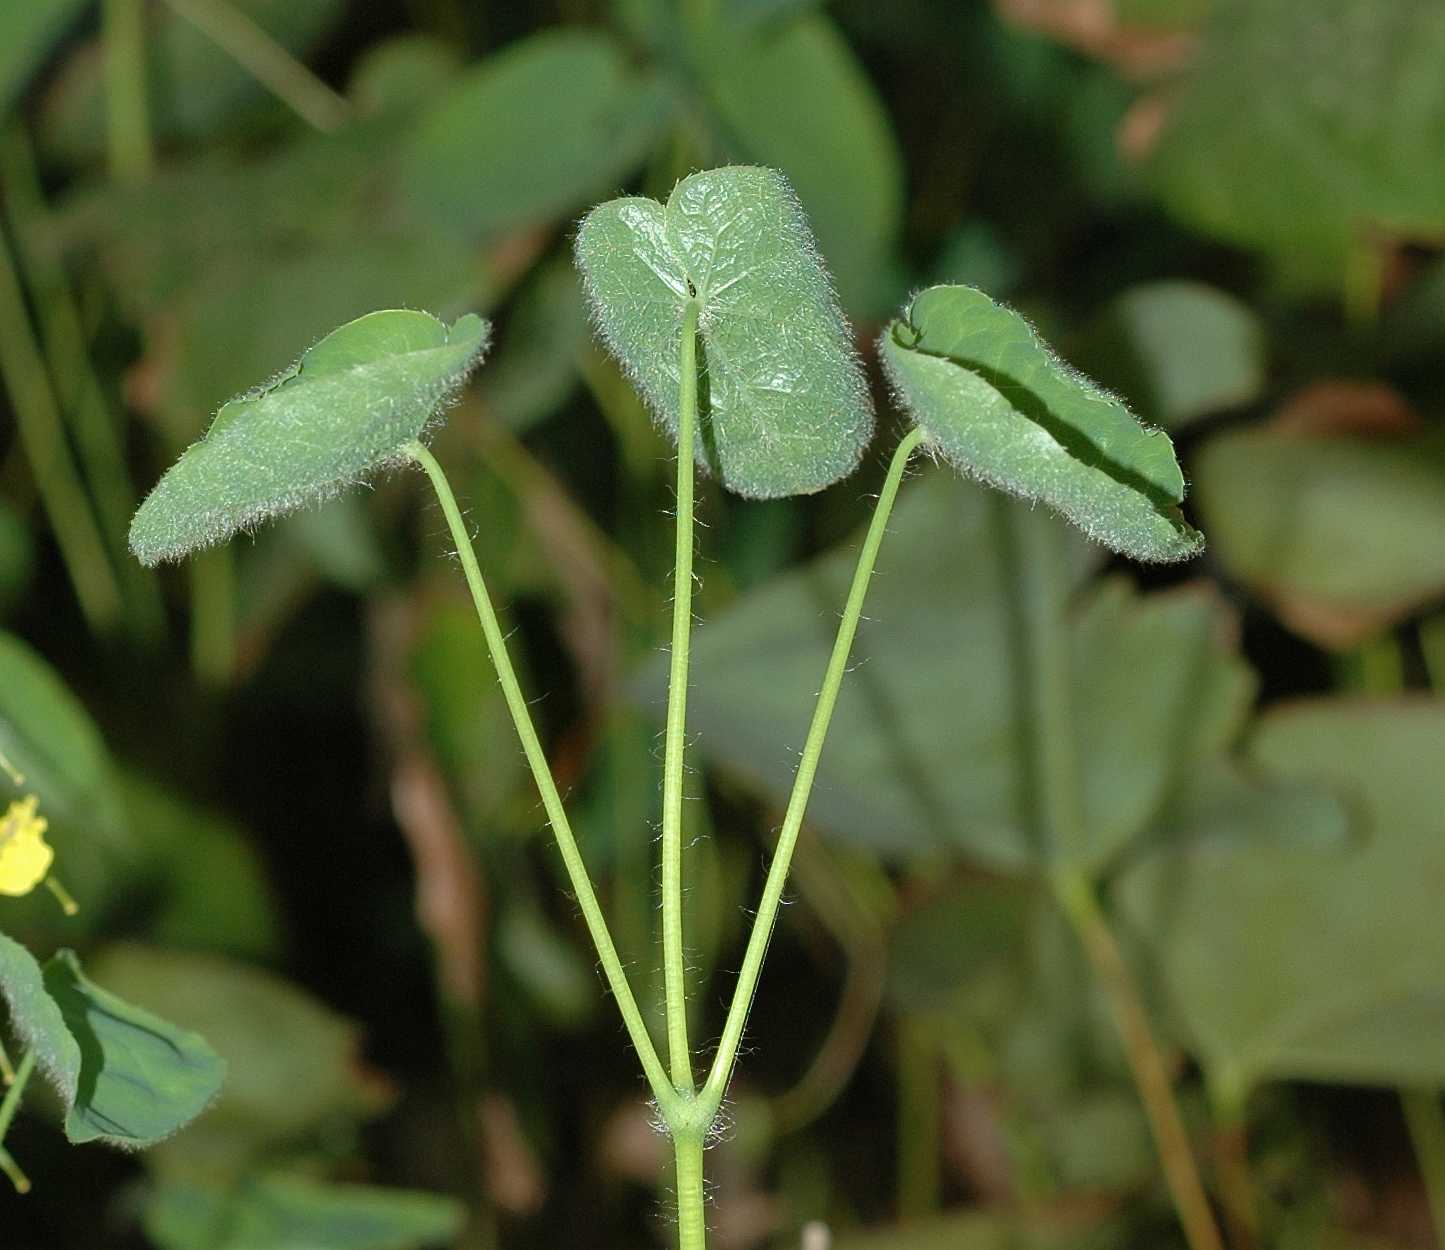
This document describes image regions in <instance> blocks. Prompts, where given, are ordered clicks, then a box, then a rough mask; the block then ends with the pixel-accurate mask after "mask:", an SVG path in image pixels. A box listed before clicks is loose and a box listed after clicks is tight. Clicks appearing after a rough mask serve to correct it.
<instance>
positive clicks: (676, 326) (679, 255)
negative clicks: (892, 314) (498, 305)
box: [577, 166, 873, 499]
mask: <svg viewBox="0 0 1445 1250" xmlns="http://www.w3.org/2000/svg"><path fill="white" fill-rule="evenodd" d="M577 261H578V264H579V265H580V266H581V269H582V273H583V276H584V278H585V280H586V285H587V293H588V296H589V298H590V299H591V301H592V305H593V309H594V311H595V314H596V318H597V323H598V326H599V328H600V330H601V333H602V336H603V338H604V339H605V340H606V342H607V345H608V347H609V348H610V349H611V350H612V352H613V354H614V355H615V356H616V357H617V359H618V360H619V361H620V362H621V364H622V366H623V368H624V369H625V370H626V371H627V373H628V374H629V376H630V377H631V378H632V380H633V382H634V384H635V385H636V386H637V388H638V390H640V391H641V392H642V395H643V397H644V398H645V399H646V400H647V402H648V404H649V406H650V407H651V408H652V410H653V413H654V414H655V415H656V417H657V418H658V420H659V421H660V422H661V423H662V424H663V425H664V426H665V427H666V428H667V430H668V431H669V432H670V433H673V434H674V436H675V434H676V430H677V414H678V377H679V363H678V358H679V347H680V344H681V339H682V322H683V310H684V308H685V307H686V306H687V304H688V303H689V301H690V300H692V299H693V298H696V299H697V301H698V303H699V307H700V313H699V318H698V343H699V351H698V370H699V372H700V373H701V374H704V375H705V384H703V385H700V390H701V391H702V395H701V396H700V402H699V415H698V420H699V424H700V430H699V434H700V437H699V438H698V440H697V458H698V462H699V463H700V464H702V465H703V466H704V467H707V468H709V469H711V470H712V471H713V472H714V473H716V474H717V476H718V477H719V478H720V480H721V481H722V483H723V485H724V486H726V487H727V488H728V489H729V490H732V491H735V492H737V493H738V494H741V495H746V496H748V497H750V498H755V499H773V498H777V497H779V496H781V495H798V494H808V493H810V492H812V491H817V490H821V489H823V488H824V487H825V486H829V485H831V484H832V483H833V482H836V481H838V480H839V479H840V478H843V477H846V476H847V475H848V474H849V473H851V472H852V471H853V470H854V469H855V468H856V467H857V466H858V461H859V459H860V457H861V456H862V454H863V449H864V448H865V447H866V446H867V445H868V441H869V439H870V438H871V437H872V434H873V409H872V402H871V400H870V398H869V394H868V386H867V383H866V381H865V380H864V377H863V372H862V368H861V367H860V365H859V363H858V358H857V356H856V354H855V353H854V351H853V345H852V341H851V337H850V334H849V332H848V329H847V326H846V325H845V324H844V321H843V316H842V313H841V312H840V311H839V309H838V305H837V301H836V300H835V299H834V297H833V293H832V290H831V288H830V287H829V285H828V278H827V274H826V273H825V272H824V270H823V267H822V265H821V264H820V263H819V260H818V256H817V252H816V250H815V249H814V247H813V239H812V235H811V233H810V231H809V229H808V223H807V221H806V219H805V218H804V216H803V212H802V209H801V208H800V207H799V205H798V202H797V200H796V199H795V198H794V196H793V193H792V190H791V189H790V188H789V186H788V183H787V180H786V179H785V178H784V177H783V176H782V175H781V174H779V173H777V172H776V171H774V170H770V169H757V168H753V167H750V166H735V167H729V168H726V169H713V170H708V171H706V172H704V173H700V174H693V175H692V176H691V177H689V178H684V179H683V180H682V181H681V182H679V183H678V184H677V186H676V187H675V188H674V189H673V192H672V195H671V196H669V197H668V201H667V205H666V206H665V207H664V206H663V205H661V204H659V203H658V202H657V201H656V200H647V199H640V198H628V199H621V200H612V201H610V202H609V203H607V204H603V205H600V206H599V207H597V208H594V209H593V210H592V212H590V213H589V214H588V215H587V218H586V220H585V221H583V223H582V229H581V231H580V232H579V234H578V236H577Z"/></svg>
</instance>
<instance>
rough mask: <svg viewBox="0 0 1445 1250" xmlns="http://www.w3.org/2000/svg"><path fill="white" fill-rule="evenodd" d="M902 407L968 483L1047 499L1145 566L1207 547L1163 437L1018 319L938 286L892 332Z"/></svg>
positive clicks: (976, 297)
mask: <svg viewBox="0 0 1445 1250" xmlns="http://www.w3.org/2000/svg"><path fill="white" fill-rule="evenodd" d="M879 350H880V352H881V355H882V359H883V363H884V366H885V367H886V369H887V371H888V376H889V378H890V379H891V381H892V382H893V385H894V387H895V389H896V391H897V394H898V397H899V399H900V400H901V401H902V403H903V404H904V406H905V407H906V408H907V409H908V411H909V413H910V415H911V416H912V417H913V419H914V421H915V422H916V423H917V424H918V425H919V427H920V428H922V429H923V430H924V432H925V433H926V434H927V435H928V437H929V440H930V442H931V443H932V444H933V445H934V446H936V447H937V448H938V449H939V450H940V451H941V452H942V453H943V455H944V456H945V457H946V458H947V459H948V461H949V462H950V463H951V464H953V466H954V467H955V468H957V469H958V470H959V471H960V472H962V473H966V474H968V475H970V476H972V477H976V478H978V479H979V480H981V481H984V482H987V483H988V484H989V485H990V486H996V487H998V488H999V489H1000V490H1005V491H1008V492H1009V493H1010V494H1014V495H1019V496H1021V497H1022V498H1024V499H1037V500H1040V501H1041V502H1043V503H1046V504H1048V506H1049V507H1051V508H1053V509H1055V510H1056V511H1057V512H1059V513H1061V514H1062V515H1063V516H1066V517H1067V518H1068V519H1069V520H1070V521H1072V522H1073V523H1074V524H1075V525H1077V526H1079V528H1080V529H1082V530H1083V531H1084V532H1085V533H1086V534H1088V535H1089V537H1091V538H1092V539H1094V541H1095V542H1099V543H1103V544H1104V545H1105V546H1107V547H1110V548H1112V549H1113V550H1115V551H1120V552H1123V553H1124V554H1125V555H1129V556H1133V557H1134V558H1135V559H1139V560H1164V561H1168V560H1183V559H1187V558H1188V557H1189V556H1192V555H1195V554H1197V553H1198V551H1199V550H1200V549H1201V548H1202V547H1203V539H1202V538H1201V536H1200V535H1199V534H1198V533H1197V532H1195V531H1194V530H1193V529H1191V528H1190V527H1189V526H1188V525H1187V524H1186V523H1185V521H1184V518H1183V517H1182V516H1181V515H1180V512H1179V505H1180V503H1182V502H1183V500H1184V475H1183V473H1182V472H1181V471H1180V468H1179V462H1178V461H1177V460H1176V459H1175V458H1174V447H1173V444H1172V443H1171V442H1170V441H1169V436H1168V435H1167V434H1165V433H1164V432H1163V431H1162V430H1150V429H1147V428H1145V427H1143V426H1141V425H1140V424H1139V422H1138V421H1137V420H1136V419H1135V417H1134V416H1133V414H1132V413H1130V412H1129V410H1128V409H1127V408H1125V407H1124V405H1123V404H1122V403H1120V402H1119V401H1118V400H1117V399H1115V398H1114V397H1113V396H1111V395H1108V394H1106V393H1105V392H1103V391H1101V390H1099V388H1098V387H1096V386H1094V385H1093V384H1092V383H1091V382H1089V381H1088V380H1087V379H1085V378H1083V377H1081V376H1080V375H1079V374H1077V373H1074V372H1073V371H1072V370H1071V369H1069V368H1068V366H1067V365H1065V364H1064V363H1063V362H1062V361H1060V360H1059V359H1058V357H1057V356H1055V355H1054V354H1053V353H1052V352H1051V351H1050V350H1049V349H1048V348H1047V347H1046V346H1045V345H1044V343H1043V342H1042V341H1041V340H1040V339H1039V338H1038V336H1037V335H1036V334H1035V333H1034V331H1033V328H1032V327H1031V326H1030V325H1029V324H1028V322H1026V321H1025V320H1024V319H1023V318H1022V317H1020V316H1019V315H1018V314H1017V313H1015V312H1013V311H1012V310H1011V309H1008V308H1005V307H1003V306H1002V305H1000V304H996V303H995V302H994V301H993V300H991V299H990V298H989V297H988V296H987V295H985V294H984V293H983V292H982V291H977V290H974V289H973V288H972V287H964V286H936V287H930V288H929V289H928V290H926V291H924V292H923V293H922V294H920V295H918V296H916V297H915V298H914V300H913V302H912V304H911V305H910V306H909V308H908V311H907V313H906V315H905V316H904V317H902V318H901V319H899V320H897V321H894V322H893V323H892V324H891V325H890V326H889V327H888V329H887V330H885V331H884V333H883V337H882V339H881V340H880V345H879Z"/></svg>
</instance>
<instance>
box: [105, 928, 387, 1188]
mask: <svg viewBox="0 0 1445 1250" xmlns="http://www.w3.org/2000/svg"><path fill="white" fill-rule="evenodd" d="M92 964H93V970H94V972H95V975H96V977H97V978H99V979H101V980H103V981H104V982H105V984H106V985H108V986H111V987H113V988H114V989H115V990H116V991H117V992H118V993H122V994H125V995H126V996H127V997H129V998H133V999H135V1000H136V1001H138V1002H144V1003H146V1004H148V1005H150V1006H152V1007H154V1008H155V1009H156V1010H158V1011H160V1012H162V1013H163V1014H165V1015H166V1016H167V1017H169V1018H171V1019H174V1020H176V1021H177V1022H178V1023H179V1024H181V1025H183V1026H185V1027H187V1028H191V1029H195V1030H197V1031H198V1032H200V1033H202V1034H203V1035H204V1036H205V1037H206V1038H207V1040H208V1041H209V1042H210V1043H211V1045H213V1046H214V1047H215V1049H216V1051H217V1052H218V1053H219V1054H220V1055H221V1056H222V1057H223V1058H224V1059H225V1060H226V1062H227V1065H228V1068H229V1074H228V1078H227V1081H226V1086H225V1089H224V1090H223V1091H222V1094H221V1097H220V1099H219V1101H218V1102H217V1103H216V1106H215V1107H214V1109H213V1110H212V1111H211V1112H210V1113H209V1114H208V1115H207V1116H206V1117H205V1118H204V1119H203V1120H201V1122H200V1123H199V1124H197V1125H196V1126H195V1127H194V1128H193V1129H191V1131H190V1132H188V1133H187V1134H186V1137H185V1139H184V1140H183V1141H179V1142H177V1143H176V1144H175V1145H174V1146H173V1147H172V1146H162V1147H160V1148H159V1152H158V1153H157V1152H153V1153H152V1154H151V1155H149V1156H147V1157H148V1159H150V1160H151V1161H152V1162H153V1164H154V1165H155V1166H158V1167H159V1168H161V1169H162V1170H163V1171H164V1172H165V1173H166V1174H167V1175H168V1176H169V1175H174V1176H192V1175H202V1176H204V1177H206V1178H208V1179H214V1178H215V1177H217V1176H224V1175H227V1174H239V1172H240V1171H241V1170H242V1169H243V1168H244V1167H245V1166H246V1165H247V1164H249V1163H250V1162H251V1161H253V1160H254V1159H255V1157H256V1156H257V1154H258V1153H259V1152H260V1151H262V1150H264V1149H266V1148H268V1147H269V1148H274V1147H276V1146H278V1145H280V1144H281V1143H284V1142H287V1141H293V1140H297V1139H301V1138H304V1136H305V1135H306V1134H308V1133H313V1132H315V1131H316V1130H317V1129H318V1127H319V1126H320V1125H322V1124H323V1123H325V1122H326V1121H327V1120H328V1119H330V1118H333V1117H347V1116H350V1117H352V1118H358V1117H360V1116H361V1115H362V1114H365V1113H366V1112H368V1111H371V1110H374V1109H375V1107H376V1104H377V1101H378V1090H377V1089H376V1088H375V1087H374V1086H373V1085H370V1084H369V1083H368V1082H367V1079H366V1076H365V1073H364V1072H363V1070H362V1069H361V1067H360V1065H359V1063H358V1052H359V1049H360V1033H359V1030H358V1029H357V1027H356V1025H354V1024H353V1023H352V1022H351V1021H349V1020H347V1019H345V1018H344V1017H342V1016H339V1015H337V1014H336V1013H335V1012H333V1011H331V1010H330V1009H328V1008H327V1007H325V1006H324V1005H323V1004H321V1003H319V1002H317V1001H316V1000H315V999H314V998H312V997H311V996H310V995H309V994H307V993H306V992H305V991H303V990H301V989H300V988H298V987H296V986H294V985H291V984H289V983H287V982H285V981H283V980H281V979H280V978H279V977H276V976H274V975H272V974H271V973H268V972H264V971H262V970H260V969H258V968H251V967H248V966H246V965H245V964H242V963H239V962H237V961H235V960H230V959H224V958H221V957H219V956H215V955H199V954H195V955H193V954H186V953H182V952H179V951H169V950H159V949H155V948H151V947H146V946H142V945H139V944H135V943H123V944H118V945H114V946H111V947H109V948H107V949H106V950H105V951H104V952H103V953H102V954H101V955H100V956H99V957H98V958H96V959H95V960H93V961H92Z"/></svg>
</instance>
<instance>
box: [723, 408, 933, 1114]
mask: <svg viewBox="0 0 1445 1250" xmlns="http://www.w3.org/2000/svg"><path fill="white" fill-rule="evenodd" d="M922 441H923V433H922V431H920V430H916V429H915V430H910V431H909V432H908V434H906V435H905V436H904V438H903V441H902V442H900V443H899V444H898V449H897V450H896V451H895V452H894V453H893V462H892V463H891V464H890V465H889V466H888V476H887V477H886V478H885V479H884V482H883V489H882V491H881V492H880V493H879V496H878V506H877V508H876V509H875V510H874V513H873V521H872V523H871V524H870V525H869V527H868V535H867V537H866V538H865V539H864V540H863V550H862V551H861V552H860V553H859V555H858V566H857V568H856V569H855V571H854V573H853V584H852V586H851V588H850V589H849V591H848V602H847V605H846V606H845V607H844V609H843V619H842V620H841V621H840V622H839V624H838V636H837V639H836V640H835V641H834V643H833V654H832V655H831V656H830V657H829V660H828V669H827V672H826V674H825V675H824V677H823V686H822V688H821V689H820V690H819V692H818V702H817V704H816V705H815V707H814V709H813V721H812V724H811V725H809V727H808V737H807V740H806V741H805V743H804V744H803V755H802V758H801V759H800V760H799V762H798V773H797V776H796V778H795V779H794V781H793V793H792V795H791V796H790V797H789V799H788V807H787V811H786V813H785V814H784V816H783V827H782V829H781V830H780V831H779V833H778V845H777V849H776V850H775V851H774V852H773V862H772V864H771V865H770V866H769V868H768V877H767V880H766V882H764V884H763V893H762V898H761V900H760V901H759V903H758V910H757V915H756V917H755V918H754V920H753V929H752V933H751V934H750V935H749V937H748V945H747V950H746V951H745V952H744V954H743V964H742V969H741V971H740V972H739V973H738V982H737V987H736V988H735V989H734V991H733V999H732V1003H731V1005H730V1006H729V1007H728V1015H727V1021H726V1023H725V1024H724V1025H723V1032H722V1040H721V1041H720V1042H719V1043H718V1049H717V1054H716V1055H715V1056H714V1057H713V1062H712V1067H711V1068H710V1069H709V1070H708V1076H707V1083H706V1084H705V1085H704V1086H703V1091H702V1095H701V1101H702V1103H703V1105H704V1106H705V1107H708V1108H711V1109H713V1110H716V1108H717V1107H718V1105H719V1104H720V1103H721V1102H722V1097H723V1094H724V1092H725V1091H726V1090H727V1086H728V1082H729V1081H730V1080H731V1079H732V1073H733V1066H734V1064H735V1063H736V1062H737V1054H738V1046H739V1045H740V1044H741V1043H742V1037H743V1029H744V1027H745V1026H746V1024H747V1018H748V1011H749V1010H750V1009H751V1007H752V1002H753V995H754V994H755V993H756V992H757V988H758V979H759V977H760V976H761V975H762V970H763V960H764V958H765V957H766V955H767V953H768V941H769V939H770V938H771V937H772V933H773V926H774V924H775V923H776V921H777V918H778V907H779V905H780V904H781V902H782V899H783V886H784V885H785V884H786V882H787V879H788V866H789V864H791V863H792V859H793V848H794V847H795V846H796V845H797V842H798V833H799V831H800V830H801V829H802V827H803V817H804V815H805V814H806V813H807V810H808V797H809V795H810V794H811V793H812V790H813V780H814V778H815V777H816V775H817V772H818V760H819V759H820V758H821V756H822V754H823V743H824V741H825V740H826V738H827V736H828V725H829V723H830V722H831V721H832V719H833V707H834V705H835V704H836V703H837V701H838V691H839V689H840V688H841V686H842V684H843V674H844V673H845V672H846V671H847V668H848V655H849V652H851V651H852V649H853V637H854V635H855V634H856V633H857V632H858V621H859V618H860V617H861V616H862V614H863V600H864V598H865V597H866V596H867V593H868V583H869V581H870V579H871V578H872V576H873V566H874V564H876V563H877V560H878V548H879V547H880V546H881V545H882V542H883V535H884V533H885V532H886V531H887V529H888V518H889V516H890V514H891V513H892V511H893V503H894V500H895V499H897V497H898V487H899V484H900V483H901V482H902V481H903V472H904V470H905V469H906V468H907V467H908V461H909V458H910V457H911V456H912V455H913V453H914V451H916V450H917V448H918V445H919V444H920V443H921V442H922Z"/></svg>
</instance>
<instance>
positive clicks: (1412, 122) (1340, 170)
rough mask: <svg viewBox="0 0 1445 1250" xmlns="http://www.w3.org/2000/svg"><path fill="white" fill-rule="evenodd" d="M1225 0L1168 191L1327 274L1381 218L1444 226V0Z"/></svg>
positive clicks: (1171, 161) (1174, 130)
mask: <svg viewBox="0 0 1445 1250" xmlns="http://www.w3.org/2000/svg"><path fill="white" fill-rule="evenodd" d="M1213 7H1214V10H1215V11H1214V13H1213V15H1212V21H1211V23H1210V25H1209V27H1208V31H1207V34H1206V38H1205V40H1204V44H1203V48H1202V50H1201V54H1200V57H1199V59H1198V62H1197V66H1196V68H1195V70H1194V72H1193V74H1192V75H1190V77H1189V79H1188V80H1187V83H1186V85H1185V86H1184V88H1183V90H1182V91H1181V92H1180V93H1179V94H1178V95H1177V97H1176V98H1175V100H1174V101H1173V103H1172V106H1171V109H1170V112H1169V115H1168V122H1167V125H1166V128H1165V131H1164V134H1163V136H1162V137H1161V140H1160V143H1159V147H1158V149H1157V151H1156V153H1155V156H1154V158H1153V162H1152V172H1153V176H1154V178H1155V180H1156V182H1157V185H1158V187H1159V190H1160V193H1161V194H1162V196H1163V198H1164V200H1165V202H1166V204H1167V205H1168V206H1169V207H1170V208H1172V209H1173V210H1174V211H1175V212H1176V213H1177V214H1178V215H1179V216H1180V217H1182V218H1184V219H1185V220H1186V221H1188V222H1190V223H1191V224H1193V225H1196V226H1198V227H1200V228H1201V229H1204V230H1207V231H1208V232H1210V233H1211V234H1215V235H1218V236H1219V237H1221V238H1224V239H1227V240H1230V241H1231V242H1235V243H1240V244H1244V245H1246V246H1250V247H1257V248H1260V249H1263V250H1265V251H1268V252H1270V253H1272V254H1274V255H1277V256H1278V257H1279V258H1280V259H1281V260H1283V261H1285V262H1286V263H1287V264H1289V265H1290V266H1291V267H1292V268H1293V270H1294V271H1295V273H1296V274H1297V276H1299V277H1300V278H1304V279H1309V280H1312V281H1316V282H1320V283H1324V284H1337V283H1339V282H1340V280H1341V278H1342V275H1343V273H1344V269H1345V266H1346V263H1347V258H1348V256H1349V255H1350V253H1351V252H1352V251H1353V250H1354V249H1355V248H1357V247H1359V246H1362V245H1364V244H1365V243H1367V241H1368V240H1369V239H1370V237H1371V233H1372V232H1375V233H1378V232H1381V231H1383V232H1385V233H1388V234H1393V235H1403V236H1406V237H1425V238H1435V237H1438V236H1439V234H1440V232H1441V230H1442V229H1445V162H1442V161H1441V160H1440V152H1441V150H1442V148H1445V80H1442V77H1441V75H1440V74H1439V72H1438V71H1439V66H1440V64H1441V62H1442V61H1445V9H1442V8H1441V6H1440V5H1439V4H1438V3H1436V0H1392V3H1389V4H1380V3H1379V2H1378V0H1318V2H1317V3H1312V4H1299V3H1298V2H1297V0H1220V2H1219V3H1217V4H1215V5H1214V6H1213ZM1241 101H1247V102H1248V124H1247V125H1241V124H1240V102H1241Z"/></svg>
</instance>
